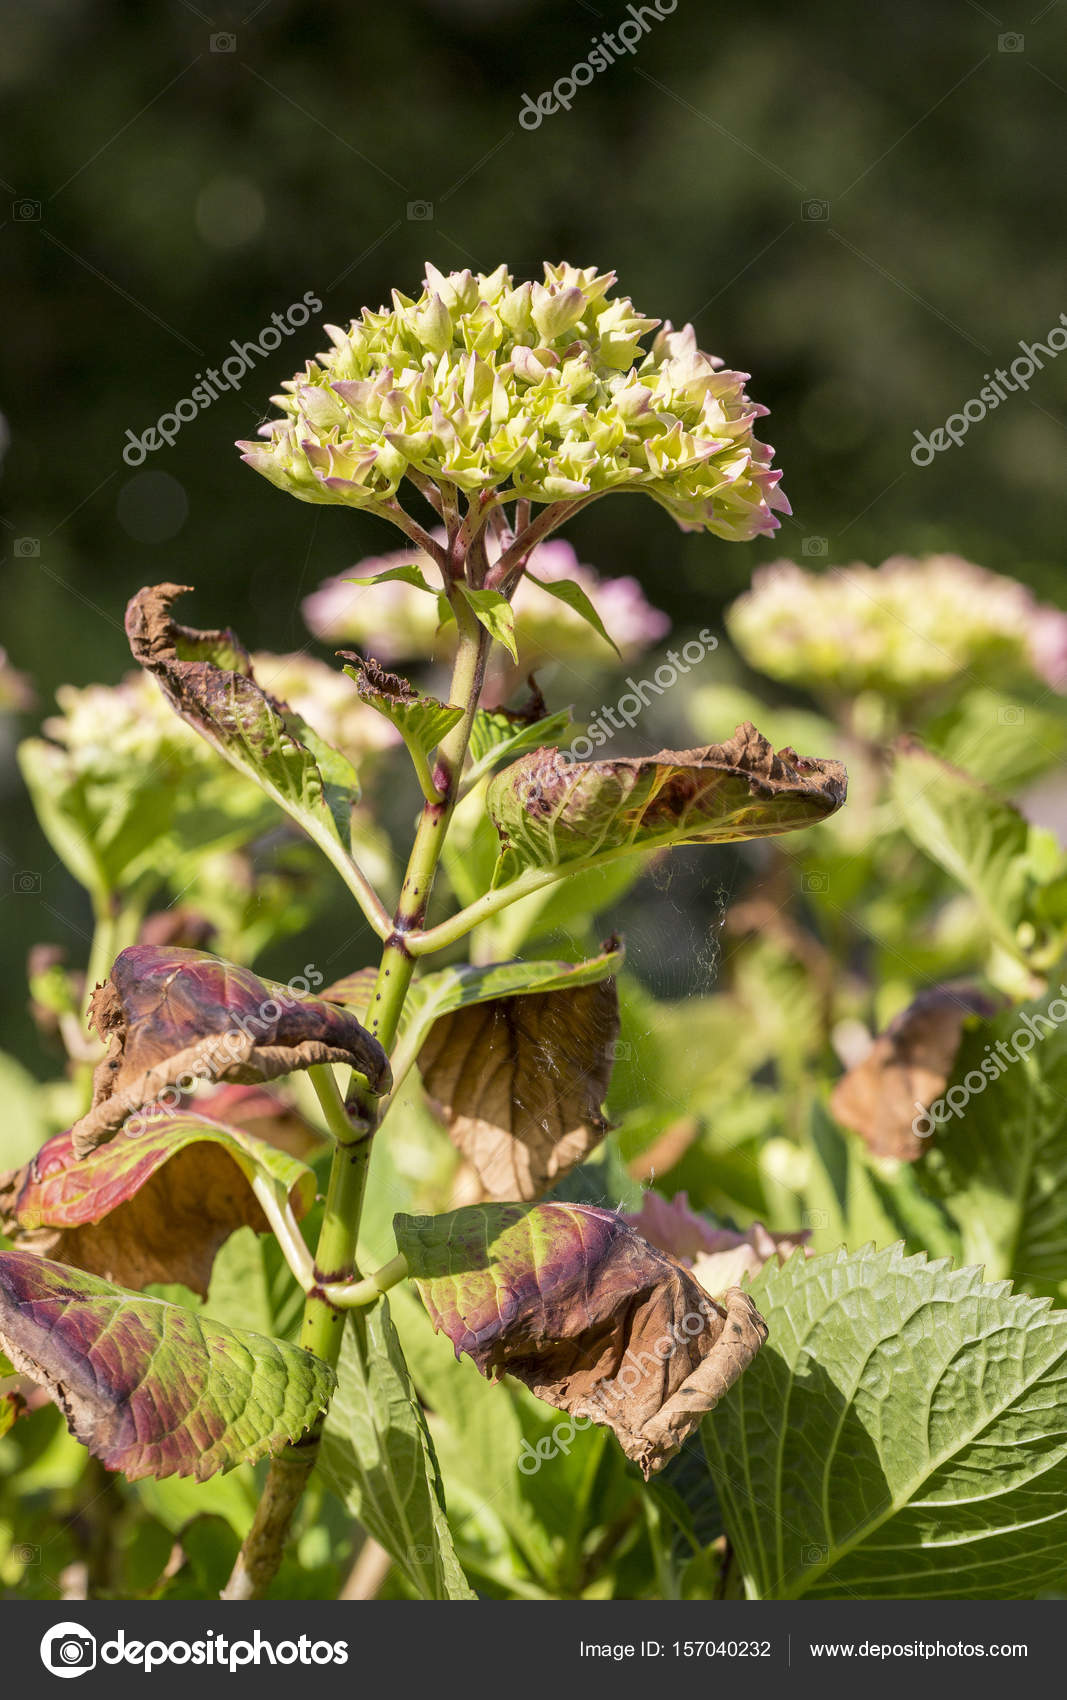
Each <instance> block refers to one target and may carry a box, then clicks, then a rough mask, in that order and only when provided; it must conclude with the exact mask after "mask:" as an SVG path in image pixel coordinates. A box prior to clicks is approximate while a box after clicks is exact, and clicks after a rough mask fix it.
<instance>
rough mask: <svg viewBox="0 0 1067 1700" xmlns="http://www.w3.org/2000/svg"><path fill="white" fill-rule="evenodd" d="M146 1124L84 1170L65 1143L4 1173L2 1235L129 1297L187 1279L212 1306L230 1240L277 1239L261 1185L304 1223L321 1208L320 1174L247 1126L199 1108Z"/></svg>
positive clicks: (60, 1138) (97, 1154)
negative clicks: (245, 1230) (246, 1234)
mask: <svg viewBox="0 0 1067 1700" xmlns="http://www.w3.org/2000/svg"><path fill="white" fill-rule="evenodd" d="M143 1120H144V1126H143V1130H142V1131H141V1132H140V1133H139V1134H138V1135H137V1136H136V1137H127V1136H123V1137H121V1138H119V1139H114V1140H112V1141H111V1142H110V1143H109V1144H107V1145H103V1146H100V1147H98V1148H97V1150H95V1151H93V1152H91V1153H90V1154H89V1155H88V1156H87V1157H84V1158H82V1159H80V1160H79V1159H78V1158H77V1157H76V1156H75V1153H74V1147H73V1140H72V1137H71V1134H70V1133H58V1134H56V1135H55V1137H54V1138H52V1139H50V1140H49V1141H48V1143H47V1144H46V1145H44V1146H43V1147H42V1149H41V1150H40V1151H39V1152H38V1153H37V1155H36V1157H34V1158H33V1159H32V1160H31V1161H30V1162H29V1163H27V1164H26V1165H25V1167H24V1168H22V1169H17V1170H15V1171H13V1172H12V1173H11V1174H7V1175H0V1229H2V1230H3V1232H4V1233H6V1234H8V1235H10V1236H11V1237H12V1238H15V1239H19V1238H20V1237H23V1236H28V1237H26V1238H25V1239H24V1243H25V1244H26V1245H27V1246H28V1248H29V1249H30V1250H32V1251H36V1252H38V1253H39V1254H40V1255H42V1256H46V1257H55V1258H56V1259H57V1260H58V1261H59V1262H61V1263H69V1264H73V1265H74V1267H75V1268H77V1269H85V1270H87V1271H88V1272H89V1273H90V1274H92V1275H101V1276H104V1277H105V1278H106V1279H107V1280H110V1281H115V1282H117V1283H118V1284H119V1285H120V1286H122V1287H134V1288H141V1287H147V1286H150V1285H151V1284H152V1283H154V1282H169V1281H180V1282H182V1283H183V1284H184V1285H185V1286H187V1287H190V1288H192V1290H193V1292H195V1293H200V1294H201V1295H202V1296H205V1297H206V1295H207V1290H208V1284H209V1282H210V1280H211V1268H212V1265H213V1263H214V1261H215V1253H216V1252H217V1251H218V1249H219V1247H220V1246H221V1245H222V1244H223V1242H224V1241H225V1240H226V1239H228V1238H229V1236H230V1234H232V1233H233V1232H234V1230H235V1229H237V1228H241V1227H250V1228H252V1229H253V1230H254V1231H255V1232H256V1233H266V1232H267V1231H268V1229H269V1223H268V1221H267V1219H266V1217H265V1216H264V1214H263V1211H262V1209H261V1207H260V1204H259V1202H258V1200H257V1198H256V1195H255V1193H254V1192H253V1190H252V1185H253V1182H254V1181H255V1180H256V1178H257V1177H260V1176H262V1177H264V1178H265V1179H267V1180H268V1181H269V1182H271V1183H276V1184H277V1185H278V1186H279V1187H281V1188H283V1189H284V1191H285V1192H286V1193H287V1195H288V1198H289V1202H290V1205H291V1207H292V1210H293V1214H294V1215H295V1216H297V1217H300V1216H303V1215H304V1214H305V1212H306V1211H307V1210H308V1209H309V1208H310V1206H311V1205H312V1203H313V1202H314V1198H315V1176H314V1174H313V1173H312V1171H311V1170H310V1169H308V1168H306V1167H305V1165H304V1164H303V1163H300V1162H298V1161H297V1160H296V1159H295V1158H293V1157H289V1156H287V1155H286V1154H285V1153H284V1152H282V1151H279V1150H277V1149H276V1147H274V1146H272V1145H267V1144H265V1143H264V1142H263V1141H262V1140H259V1139H256V1138H255V1137H253V1136H252V1135H251V1134H249V1133H246V1132H243V1131H242V1130H241V1129H240V1128H237V1127H233V1126H230V1127H227V1126H224V1125H223V1124H221V1123H218V1122H212V1121H209V1120H208V1119H207V1118H206V1117H205V1116H202V1115H198V1114H197V1113H196V1112H195V1110H190V1111H187V1112H184V1113H182V1114H179V1115H175V1116H168V1115H162V1114H157V1115H154V1116H150V1117H149V1116H146V1117H144V1118H143Z"/></svg>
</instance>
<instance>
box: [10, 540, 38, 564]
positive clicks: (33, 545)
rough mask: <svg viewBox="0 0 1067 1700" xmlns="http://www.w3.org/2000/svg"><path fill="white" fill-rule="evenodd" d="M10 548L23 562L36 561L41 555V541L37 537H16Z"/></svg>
mask: <svg viewBox="0 0 1067 1700" xmlns="http://www.w3.org/2000/svg"><path fill="white" fill-rule="evenodd" d="M12 547H13V550H14V553H15V554H16V555H19V556H21V558H22V559H23V560H24V561H29V560H36V558H37V557H38V556H39V555H40V553H41V540H40V538H39V537H16V539H15V542H14V544H13V546H12Z"/></svg>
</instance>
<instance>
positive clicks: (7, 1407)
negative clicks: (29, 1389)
mask: <svg viewBox="0 0 1067 1700" xmlns="http://www.w3.org/2000/svg"><path fill="white" fill-rule="evenodd" d="M0 1379H2V1372H0ZM24 1409H25V1401H24V1400H23V1398H22V1396H21V1395H20V1394H18V1393H0V1440H3V1438H4V1436H5V1434H8V1433H9V1432H10V1431H11V1429H13V1428H14V1426H15V1423H16V1422H17V1421H18V1418H19V1417H20V1416H21V1414H22V1412H23V1410H24Z"/></svg>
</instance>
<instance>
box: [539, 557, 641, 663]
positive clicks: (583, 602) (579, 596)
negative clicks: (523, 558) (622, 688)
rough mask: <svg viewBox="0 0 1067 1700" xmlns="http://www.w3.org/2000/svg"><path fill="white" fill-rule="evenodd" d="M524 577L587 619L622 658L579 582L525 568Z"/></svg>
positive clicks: (620, 657) (620, 652) (620, 658)
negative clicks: (546, 575) (550, 576)
mask: <svg viewBox="0 0 1067 1700" xmlns="http://www.w3.org/2000/svg"><path fill="white" fill-rule="evenodd" d="M526 577H527V578H528V579H532V580H533V583H534V584H536V585H537V586H539V588H540V589H541V590H547V591H548V594H549V596H555V597H557V598H558V600H559V601H560V602H565V603H566V604H567V607H568V608H572V609H573V610H574V612H575V613H576V614H579V615H580V616H581V618H582V619H583V620H586V621H588V623H589V625H591V626H592V628H593V630H594V631H595V632H596V633H597V635H598V636H599V637H602V638H603V639H604V642H605V643H606V644H609V645H610V646H611V648H612V649H613V650H614V651H615V654H616V655H617V656H618V657H619V660H620V661H621V660H622V651H621V650H620V649H619V646H618V644H617V643H616V642H615V639H614V638H613V637H610V636H609V634H608V632H607V629H606V627H605V625H604V622H603V620H602V619H601V618H600V615H599V614H598V613H597V611H596V609H595V608H594V607H593V604H592V603H591V602H590V600H589V598H588V596H587V595H586V594H585V591H584V590H583V589H582V587H581V585H580V584H575V582H574V580H573V579H571V578H558V579H544V578H538V577H537V574H536V573H532V572H530V571H529V569H527V572H526Z"/></svg>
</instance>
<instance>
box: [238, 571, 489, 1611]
mask: <svg viewBox="0 0 1067 1700" xmlns="http://www.w3.org/2000/svg"><path fill="white" fill-rule="evenodd" d="M453 607H454V610H455V614H456V621H457V624H458V627H459V647H458V649H457V653H456V660H455V665H454V668H453V673H452V685H451V688H450V691H449V700H450V701H451V702H455V703H462V704H463V709H464V712H463V718H462V720H460V721H459V722H458V724H457V725H456V726H454V727H453V728H452V731H451V732H450V733H449V734H448V736H447V737H446V738H445V739H444V740H443V741H442V743H441V746H440V749H439V750H438V752H437V764H436V767H435V769H434V774H433V779H434V786H435V789H436V790H437V792H438V793H439V796H440V801H437V802H430V801H429V800H427V801H426V802H425V803H424V805H423V810H422V814H421V815H420V817H419V824H418V828H417V830H416V833H415V841H414V843H413V845H412V848H411V855H410V857H409V859H408V866H407V872H406V874H405V877H404V884H403V886H402V887H401V891H400V899H399V902H398V904H397V908H396V914H395V915H394V916H393V920H392V926H391V929H390V930H389V934H388V937H387V938H386V940H385V948H384V950H383V951H382V956H381V962H380V964H379V967H378V978H377V980H376V982H375V987H374V993H373V995H372V998H371V1005H370V1011H369V1013H368V1016H367V1023H366V1024H367V1026H368V1028H369V1029H370V1031H371V1032H372V1033H374V1034H375V1036H376V1037H377V1038H378V1040H379V1041H380V1043H381V1045H382V1046H383V1048H384V1049H385V1050H386V1051H390V1050H391V1049H392V1047H393V1045H394V1042H395V1040H396V1036H397V1032H398V1030H399V1026H400V1017H401V1013H402V1011H403V1008H404V1002H405V999H406V997H407V993H408V987H409V986H410V984H411V977H412V974H413V972H414V968H415V958H414V956H413V955H412V953H411V951H410V950H409V949H408V946H407V942H406V941H407V936H408V934H409V933H411V932H413V931H414V930H415V929H417V928H418V927H420V926H421V924H422V921H423V918H424V916H425V914H426V905H427V903H428V902H429V897H430V891H431V888H432V886H433V881H434V875H435V874H436V872H437V864H438V861H439V860H440V855H441V846H442V844H443V842H444V837H445V834H446V832H447V831H448V826H449V822H450V820H451V818H452V812H453V810H454V808H455V806H456V798H457V796H458V794H459V779H460V773H461V771H462V768H463V762H464V758H465V756H466V753H467V744H468V741H469V739H470V733H471V727H472V725H473V724H474V716H475V713H476V712H477V707H478V698H479V696H480V694H481V689H482V682H483V680H484V677H485V663H486V658H487V655H488V652H489V642H490V639H489V635H488V633H487V632H485V631H484V630H483V628H482V627H481V626H480V625H479V623H478V621H477V620H476V619H475V618H474V615H473V614H472V613H471V611H470V608H469V606H468V604H467V602H466V599H465V598H464V597H463V596H461V595H459V594H458V593H457V594H455V596H454V598H453ZM313 1078H314V1086H315V1090H316V1093H317V1094H318V1098H319V1103H320V1104H321V1106H322V1110H323V1114H324V1116H325V1117H326V1121H327V1125H328V1126H329V1128H330V1131H331V1133H332V1134H333V1135H334V1138H335V1140H336V1141H337V1144H336V1149H335V1151H334V1154H333V1162H332V1164H331V1165H330V1178H329V1181H328V1183H327V1190H326V1209H325V1213H324V1215H323V1220H322V1227H321V1229H320V1231H319V1241H318V1245H317V1246H316V1248H315V1264H314V1274H313V1280H314V1285H313V1286H312V1287H311V1289H310V1290H309V1292H308V1294H307V1298H306V1300H305V1303H304V1321H303V1326H302V1328H301V1332H300V1344H301V1346H303V1348H304V1350H305V1351H308V1352H312V1353H314V1355H315V1356H316V1357H317V1358H322V1359H323V1360H324V1361H325V1362H326V1363H328V1364H330V1365H331V1366H332V1367H336V1365H337V1361H338V1359H339V1357H340V1355H341V1343H342V1340H343V1338H344V1329H345V1318H346V1315H347V1307H350V1306H351V1305H352V1304H353V1302H355V1301H354V1300H353V1294H354V1293H355V1292H357V1291H358V1292H360V1293H362V1291H363V1290H364V1288H365V1287H371V1286H373V1284H374V1283H376V1282H377V1281H379V1280H383V1279H384V1280H385V1283H386V1284H387V1285H392V1284H393V1281H394V1280H398V1279H402V1278H403V1272H401V1271H399V1269H398V1264H397V1261H396V1260H394V1262H393V1263H391V1264H386V1266H385V1269H384V1270H379V1271H378V1273H377V1275H375V1276H371V1277H369V1278H368V1282H367V1283H360V1282H359V1271H358V1269H357V1267H356V1246H357V1243H358V1239H359V1224H360V1218H361V1216H362V1213H363V1195H364V1191H365V1188H366V1183H367V1170H368V1168H369V1166H370V1154H371V1142H372V1139H373V1136H374V1132H375V1129H376V1128H377V1127H378V1125H379V1124H380V1120H381V1106H380V1104H379V1100H378V1098H377V1097H376V1096H375V1094H374V1093H372V1092H370V1091H369V1089H368V1087H367V1084H366V1082H365V1081H364V1080H363V1079H362V1078H361V1077H360V1076H359V1075H356V1074H355V1073H353V1075H352V1080H351V1084H350V1086H349V1092H348V1098H347V1100H346V1102H345V1104H344V1105H342V1104H341V1103H340V1094H339V1092H338V1090H337V1084H336V1081H335V1080H334V1078H333V1071H332V1069H325V1068H324V1069H316V1070H315V1071H314V1077H313ZM381 1290H383V1289H382V1288H378V1289H377V1291H381ZM340 1293H343V1295H344V1303H343V1304H342V1303H337V1302H333V1301H336V1300H337V1299H338V1297H339V1294H340ZM376 1296H377V1292H376V1291H369V1292H368V1294H367V1297H366V1298H365V1299H363V1301H362V1302H364V1303H368V1302H371V1300H373V1298H375V1297H376ZM359 1314H360V1313H359V1311H358V1310H355V1311H353V1316H354V1317H355V1318H358V1316H359ZM353 1337H354V1338H355V1337H358V1328H357V1329H356V1330H355V1332H354V1336H353ZM322 1427H323V1419H322V1418H320V1419H319V1420H318V1422H317V1423H315V1424H314V1425H313V1427H312V1428H311V1429H310V1430H309V1431H308V1433H307V1434H306V1435H305V1436H304V1437H303V1439H302V1440H300V1441H298V1442H297V1443H296V1445H294V1446H288V1447H286V1448H285V1449H284V1450H283V1451H282V1452H281V1453H279V1454H278V1456H277V1457H276V1458H275V1459H274V1460H273V1461H272V1463H271V1467H270V1470H269V1472H268V1475H267V1480H266V1483H265V1485H264V1489H263V1494H262V1497H261V1499H260V1502H259V1505H258V1506H257V1508H256V1513H255V1516H254V1518H253V1520H252V1526H251V1528H250V1529H249V1531H248V1534H247V1536H246V1537H245V1540H244V1544H243V1545H242V1547H241V1551H240V1553H239V1554H238V1558H237V1563H236V1565H235V1566H234V1571H233V1575H232V1576H231V1577H230V1580H229V1582H228V1583H227V1585H226V1588H225V1589H224V1591H223V1598H224V1599H228V1600H251V1599H260V1598H261V1597H262V1595H263V1594H264V1593H265V1591H266V1589H267V1588H268V1587H269V1585H270V1582H271V1580H272V1578H273V1577H274V1575H275V1574H276V1572H277V1569H278V1566H279V1564H280V1563H281V1559H282V1553H283V1551H284V1548H285V1543H286V1539H287V1537H288V1533H289V1528H290V1525H291V1523H292V1520H293V1517H294V1516H295V1514H296V1510H297V1507H298V1506H299V1504H300V1500H301V1497H302V1495H303V1492H304V1488H305V1487H306V1485H307V1480H308V1477H309V1476H310V1474H311V1472H312V1470H313V1469H314V1466H315V1460H316V1457H317V1455H318V1449H319V1441H320V1439H321V1437H322Z"/></svg>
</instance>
